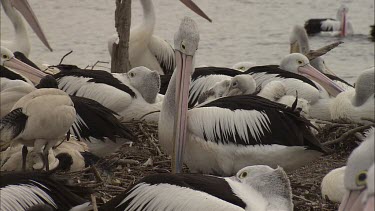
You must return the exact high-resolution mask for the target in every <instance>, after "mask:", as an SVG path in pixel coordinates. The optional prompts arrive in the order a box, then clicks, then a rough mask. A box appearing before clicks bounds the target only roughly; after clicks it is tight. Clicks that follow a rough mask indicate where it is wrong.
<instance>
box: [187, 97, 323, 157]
mask: <svg viewBox="0 0 375 211" xmlns="http://www.w3.org/2000/svg"><path fill="white" fill-rule="evenodd" d="M311 127H313V126H312V124H311V123H310V122H309V121H308V120H307V119H305V118H304V117H302V116H300V114H299V112H298V111H296V110H294V109H292V108H290V107H287V106H285V105H283V104H279V103H276V102H272V101H270V100H267V99H265V98H262V97H259V96H255V95H240V96H231V97H224V98H219V99H217V100H214V101H211V102H209V103H206V104H202V105H200V106H198V107H196V108H194V109H192V110H189V125H188V128H189V131H190V132H191V133H192V134H194V135H195V136H198V137H200V138H201V139H203V140H206V141H211V142H215V143H218V144H235V145H272V144H278V145H284V146H306V147H307V148H308V149H314V150H318V151H324V150H323V149H322V146H321V144H320V142H319V141H318V140H317V139H316V138H315V136H314V135H313V134H312V133H311V130H310V128H311Z"/></svg>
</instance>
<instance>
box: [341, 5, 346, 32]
mask: <svg viewBox="0 0 375 211" xmlns="http://www.w3.org/2000/svg"><path fill="white" fill-rule="evenodd" d="M343 13H344V14H343V15H342V20H341V34H340V35H341V37H345V36H346V12H345V10H344V11H343Z"/></svg>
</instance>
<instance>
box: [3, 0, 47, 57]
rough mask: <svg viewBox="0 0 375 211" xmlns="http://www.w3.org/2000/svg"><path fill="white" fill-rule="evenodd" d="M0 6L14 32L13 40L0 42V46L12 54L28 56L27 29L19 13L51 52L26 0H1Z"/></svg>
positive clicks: (28, 41)
mask: <svg viewBox="0 0 375 211" xmlns="http://www.w3.org/2000/svg"><path fill="white" fill-rule="evenodd" d="M1 4H2V5H3V8H4V11H5V14H6V15H7V16H8V17H9V19H10V21H11V22H12V24H13V26H14V30H15V36H14V40H11V41H7V40H1V45H2V46H4V47H7V48H8V49H10V50H11V51H12V52H14V51H20V52H22V53H23V54H25V55H26V56H29V53H30V48H31V46H30V40H29V37H28V35H27V29H26V27H25V24H24V22H23V20H22V17H21V15H20V13H21V14H22V15H23V16H24V17H25V19H26V20H27V21H28V22H29V24H30V26H31V28H32V29H33V30H34V32H35V33H36V34H37V36H38V37H39V39H40V40H41V41H42V42H43V44H44V45H45V46H46V47H47V48H48V49H49V50H50V51H52V48H51V46H50V45H49V43H48V41H47V38H46V36H45V35H44V33H43V30H42V28H41V27H40V25H39V22H38V19H37V18H36V16H35V14H34V12H33V11H32V9H31V7H30V5H29V3H28V2H27V0H1ZM19 12H20V13H19Z"/></svg>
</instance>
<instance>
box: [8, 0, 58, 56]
mask: <svg viewBox="0 0 375 211" xmlns="http://www.w3.org/2000/svg"><path fill="white" fill-rule="evenodd" d="M10 3H11V4H12V6H13V7H14V8H16V9H17V10H18V11H19V12H20V13H21V14H22V15H23V17H25V19H26V21H27V22H28V23H29V25H30V26H31V28H32V29H33V30H34V32H35V33H36V35H37V36H38V37H39V39H40V40H41V41H42V42H43V44H44V45H45V46H46V47H47V48H48V49H49V50H50V51H52V48H51V46H50V45H49V43H48V41H47V38H46V36H45V35H44V33H43V30H42V27H41V26H40V24H39V21H38V19H37V18H36V16H35V14H34V12H33V10H32V9H31V7H30V4H29V3H28V2H27V0H10Z"/></svg>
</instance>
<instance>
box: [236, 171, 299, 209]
mask: <svg viewBox="0 0 375 211" xmlns="http://www.w3.org/2000/svg"><path fill="white" fill-rule="evenodd" d="M231 179H232V180H234V181H238V182H240V183H243V184H247V185H248V186H250V187H251V188H254V189H255V190H257V191H258V192H259V193H260V194H262V195H263V197H264V198H266V200H267V201H268V202H269V205H268V207H267V210H278V208H280V207H283V208H285V210H293V203H292V189H291V186H290V181H289V179H288V176H287V175H286V173H285V171H284V170H283V169H282V168H281V167H278V168H276V169H273V168H271V167H269V166H265V165H255V166H248V167H245V168H243V169H241V170H239V171H238V172H237V174H236V175H235V176H233V177H231ZM286 208H287V209H286Z"/></svg>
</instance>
